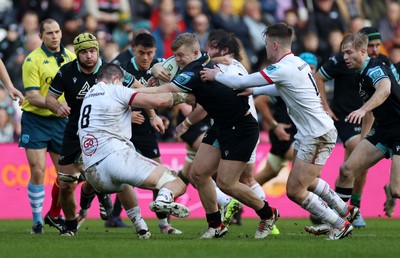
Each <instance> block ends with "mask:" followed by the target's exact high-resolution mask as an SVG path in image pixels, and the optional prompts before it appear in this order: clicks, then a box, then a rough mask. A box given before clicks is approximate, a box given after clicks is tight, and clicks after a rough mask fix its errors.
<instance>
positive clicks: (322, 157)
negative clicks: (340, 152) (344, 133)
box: [294, 128, 337, 166]
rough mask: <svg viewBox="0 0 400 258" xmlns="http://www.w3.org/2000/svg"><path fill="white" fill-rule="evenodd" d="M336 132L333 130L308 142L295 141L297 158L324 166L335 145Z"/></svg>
mask: <svg viewBox="0 0 400 258" xmlns="http://www.w3.org/2000/svg"><path fill="white" fill-rule="evenodd" d="M336 139H337V131H336V129H335V128H333V129H332V130H330V131H329V132H327V133H326V134H324V135H321V136H319V137H317V138H313V139H310V140H301V141H299V140H296V141H295V143H294V148H295V150H296V151H297V156H296V157H297V158H299V159H301V160H303V161H304V162H307V163H310V164H315V165H321V166H323V165H325V163H326V161H327V160H328V158H329V156H330V155H331V152H332V150H333V148H334V147H335V145H336Z"/></svg>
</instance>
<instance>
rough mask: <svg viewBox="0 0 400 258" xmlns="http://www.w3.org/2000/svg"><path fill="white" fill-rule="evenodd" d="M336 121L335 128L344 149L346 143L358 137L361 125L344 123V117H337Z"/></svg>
mask: <svg viewBox="0 0 400 258" xmlns="http://www.w3.org/2000/svg"><path fill="white" fill-rule="evenodd" d="M338 119H339V120H338V121H335V127H336V130H337V131H338V136H339V138H340V140H341V141H342V142H343V144H344V145H345V147H346V142H347V141H348V140H349V139H351V138H352V137H354V136H356V135H359V134H360V133H361V124H352V123H349V122H345V121H344V120H345V119H346V116H341V117H338Z"/></svg>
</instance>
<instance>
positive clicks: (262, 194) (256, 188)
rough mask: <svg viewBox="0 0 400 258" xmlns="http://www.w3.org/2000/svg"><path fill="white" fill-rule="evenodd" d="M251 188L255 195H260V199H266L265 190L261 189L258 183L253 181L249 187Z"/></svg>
mask: <svg viewBox="0 0 400 258" xmlns="http://www.w3.org/2000/svg"><path fill="white" fill-rule="evenodd" d="M250 188H251V190H252V191H253V193H254V194H255V195H257V196H258V197H260V199H261V200H263V201H266V200H267V197H266V196H265V192H264V190H263V189H262V187H261V185H260V184H259V183H255V184H254V185H253V186H252V187H250Z"/></svg>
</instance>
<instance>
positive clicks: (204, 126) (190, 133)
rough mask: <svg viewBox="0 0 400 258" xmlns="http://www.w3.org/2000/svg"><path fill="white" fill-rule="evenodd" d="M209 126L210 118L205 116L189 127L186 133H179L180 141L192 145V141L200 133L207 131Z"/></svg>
mask: <svg viewBox="0 0 400 258" xmlns="http://www.w3.org/2000/svg"><path fill="white" fill-rule="evenodd" d="M210 127H211V123H210V119H208V118H206V119H203V120H201V121H200V122H198V123H196V124H194V125H192V126H191V127H189V129H188V130H187V132H186V133H184V134H182V135H181V139H182V141H184V142H185V143H187V144H188V145H189V146H190V147H193V143H194V142H195V141H196V140H197V138H199V136H200V135H202V134H204V133H205V132H207V130H208V129H209V128H210Z"/></svg>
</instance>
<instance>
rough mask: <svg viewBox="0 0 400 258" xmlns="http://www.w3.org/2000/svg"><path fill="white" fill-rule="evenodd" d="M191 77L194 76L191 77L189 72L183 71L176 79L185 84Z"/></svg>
mask: <svg viewBox="0 0 400 258" xmlns="http://www.w3.org/2000/svg"><path fill="white" fill-rule="evenodd" d="M190 78H192V77H190V75H189V74H187V73H181V74H180V75H179V76H178V77H177V78H176V79H175V80H176V81H177V82H178V83H180V84H182V85H184V84H186V83H188V82H189V81H190Z"/></svg>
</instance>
